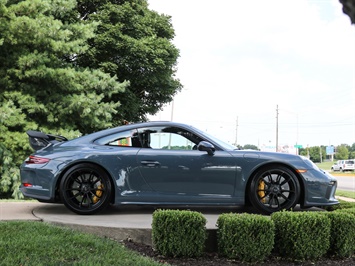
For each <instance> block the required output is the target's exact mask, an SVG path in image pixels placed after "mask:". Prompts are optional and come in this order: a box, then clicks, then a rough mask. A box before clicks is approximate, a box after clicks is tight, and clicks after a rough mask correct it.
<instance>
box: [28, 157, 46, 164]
mask: <svg viewBox="0 0 355 266" xmlns="http://www.w3.org/2000/svg"><path fill="white" fill-rule="evenodd" d="M49 161H50V159H47V158H43V157H37V156H34V155H30V157H28V159H27V161H26V163H27V164H44V163H48V162H49Z"/></svg>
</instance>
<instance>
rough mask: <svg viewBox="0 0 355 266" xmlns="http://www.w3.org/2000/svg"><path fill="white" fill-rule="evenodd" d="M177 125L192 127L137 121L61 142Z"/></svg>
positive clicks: (75, 142)
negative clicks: (137, 129)
mask: <svg viewBox="0 0 355 266" xmlns="http://www.w3.org/2000/svg"><path fill="white" fill-rule="evenodd" d="M163 125H164V126H177V127H182V128H190V129H192V128H193V127H192V126H190V125H186V124H182V123H177V122H171V121H149V122H139V123H131V124H127V125H122V126H118V127H114V128H108V129H104V130H100V131H97V132H94V133H91V134H88V135H85V136H81V137H78V138H76V139H72V140H70V141H68V142H65V143H63V144H62V145H64V146H66V144H68V145H69V144H70V145H73V144H75V145H77V144H81V143H88V142H92V141H93V140H96V139H97V138H101V137H103V136H107V135H110V134H114V133H116V132H119V131H125V130H132V129H136V128H144V127H152V126H163Z"/></svg>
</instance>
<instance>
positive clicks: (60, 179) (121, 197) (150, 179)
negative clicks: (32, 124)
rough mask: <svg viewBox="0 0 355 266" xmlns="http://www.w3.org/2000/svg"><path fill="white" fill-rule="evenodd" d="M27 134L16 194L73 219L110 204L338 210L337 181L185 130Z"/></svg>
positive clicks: (165, 125) (292, 160) (147, 127)
mask: <svg viewBox="0 0 355 266" xmlns="http://www.w3.org/2000/svg"><path fill="white" fill-rule="evenodd" d="M27 134H28V135H29V140H30V144H31V146H32V148H34V149H35V150H36V152H35V153H34V154H32V155H31V156H29V157H28V158H27V159H26V160H25V161H24V163H23V164H22V165H21V183H22V184H21V191H22V193H23V194H24V195H25V196H27V197H31V198H34V199H38V200H39V201H42V202H63V203H64V204H65V206H67V208H69V209H70V210H72V211H73V212H75V213H78V214H93V213H97V212H98V211H101V210H103V209H104V208H105V207H107V206H108V205H109V204H110V203H112V204H115V205H123V204H149V205H160V206H163V205H165V206H166V205H169V206H171V205H176V206H178V205H181V206H182V205H183V206H237V205H239V206H240V205H251V206H252V207H254V208H255V209H256V210H257V211H259V212H261V213H265V214H270V213H273V212H276V211H279V210H282V209H292V208H293V207H294V206H295V205H296V204H300V205H301V206H302V207H311V206H329V205H334V204H338V203H339V202H338V201H337V200H336V199H335V198H334V194H335V190H336V187H337V180H336V179H335V178H334V177H333V176H331V175H329V174H328V173H326V172H324V171H322V170H320V169H319V168H318V167H317V166H316V165H315V164H313V163H312V162H311V161H310V160H308V159H307V158H305V157H301V156H297V155H291V154H283V153H270V152H259V151H247V150H236V148H235V147H234V146H231V145H229V144H226V143H224V142H222V141H220V140H218V139H216V138H214V137H212V136H210V135H208V134H206V132H203V131H201V130H198V129H196V128H194V127H192V126H189V125H185V124H180V123H174V122H147V123H137V124H129V125H124V126H120V127H116V128H112V129H107V130H103V131H99V132H96V133H93V134H89V135H86V136H82V137H79V138H76V139H73V140H67V139H66V138H64V137H61V136H55V135H49V134H44V133H42V132H38V131H28V132H27Z"/></svg>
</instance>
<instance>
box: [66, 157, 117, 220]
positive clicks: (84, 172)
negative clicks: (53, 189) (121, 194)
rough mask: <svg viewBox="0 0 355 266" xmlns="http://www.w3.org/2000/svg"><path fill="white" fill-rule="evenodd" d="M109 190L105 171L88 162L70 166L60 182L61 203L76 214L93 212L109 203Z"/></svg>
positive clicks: (109, 185) (109, 186)
mask: <svg viewBox="0 0 355 266" xmlns="http://www.w3.org/2000/svg"><path fill="white" fill-rule="evenodd" d="M111 191H112V187H111V183H110V179H109V176H108V175H107V174H106V172H105V171H103V170H102V169H101V168H99V167H97V166H95V165H92V164H88V163H83V164H78V165H75V166H73V167H72V168H70V169H69V170H68V171H67V172H66V173H65V174H64V176H63V178H62V180H61V182H60V196H61V199H62V201H63V203H64V204H65V206H66V207H67V208H68V209H70V210H71V211H73V212H75V213H77V214H84V215H85V214H94V213H97V212H99V211H102V210H103V209H105V208H106V207H107V206H108V205H109V203H110V198H111Z"/></svg>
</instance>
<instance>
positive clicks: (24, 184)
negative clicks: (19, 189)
mask: <svg viewBox="0 0 355 266" xmlns="http://www.w3.org/2000/svg"><path fill="white" fill-rule="evenodd" d="M22 185H23V186H24V187H32V184H30V183H22Z"/></svg>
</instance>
